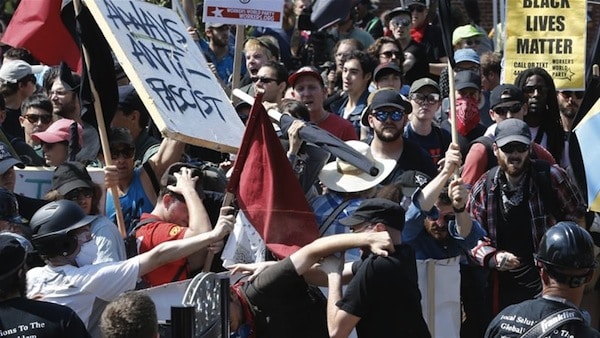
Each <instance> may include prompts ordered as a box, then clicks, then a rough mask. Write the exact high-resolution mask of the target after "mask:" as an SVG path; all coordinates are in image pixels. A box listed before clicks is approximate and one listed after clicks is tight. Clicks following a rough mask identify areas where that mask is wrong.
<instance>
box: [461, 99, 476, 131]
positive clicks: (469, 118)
mask: <svg viewBox="0 0 600 338" xmlns="http://www.w3.org/2000/svg"><path fill="white" fill-rule="evenodd" d="M478 123H479V107H478V105H477V102H476V101H475V100H473V99H471V98H462V97H461V98H457V99H456V130H457V131H458V132H459V133H460V134H461V135H462V136H465V137H466V136H467V134H468V133H469V132H470V131H471V130H473V128H475V127H476V126H477V124H478Z"/></svg>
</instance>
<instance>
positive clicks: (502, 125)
mask: <svg viewBox="0 0 600 338" xmlns="http://www.w3.org/2000/svg"><path fill="white" fill-rule="evenodd" d="M494 137H495V139H496V145H497V146H498V147H502V146H504V145H506V144H509V143H511V142H519V143H523V144H527V145H529V144H531V130H529V126H528V125H527V123H525V122H524V121H521V120H519V119H506V120H504V121H501V122H499V123H498V125H497V126H496V131H495V133H494Z"/></svg>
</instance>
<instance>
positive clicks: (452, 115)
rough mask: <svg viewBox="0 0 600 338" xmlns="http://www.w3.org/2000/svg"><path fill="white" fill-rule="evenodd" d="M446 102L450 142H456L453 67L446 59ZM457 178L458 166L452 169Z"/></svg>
mask: <svg viewBox="0 0 600 338" xmlns="http://www.w3.org/2000/svg"><path fill="white" fill-rule="evenodd" d="M448 85H449V90H448V103H449V104H450V105H449V106H450V126H451V127H452V143H456V144H458V130H457V128H456V93H455V92H454V69H452V64H451V63H450V60H448ZM457 178H458V168H457V169H456V170H455V171H454V179H457Z"/></svg>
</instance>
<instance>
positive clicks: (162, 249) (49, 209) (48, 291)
mask: <svg viewBox="0 0 600 338" xmlns="http://www.w3.org/2000/svg"><path fill="white" fill-rule="evenodd" d="M224 210H226V211H230V210H231V208H225V209H224ZM94 217H95V216H86V215H85V213H84V212H83V210H81V208H80V207H79V206H78V205H77V204H76V203H74V202H72V201H67V200H60V201H56V202H51V203H49V204H47V205H45V206H44V207H42V208H40V210H38V211H37V212H36V213H35V214H34V215H33V217H32V219H31V221H30V226H31V227H32V228H33V229H34V236H33V245H34V247H35V248H36V249H37V251H38V252H39V253H40V255H41V256H42V258H43V259H44V260H45V262H46V266H44V267H39V268H33V269H31V270H29V271H28V272H27V296H28V297H29V298H37V299H41V300H44V301H49V302H53V303H60V304H64V305H67V306H69V307H70V308H72V309H73V310H74V311H75V312H76V313H77V314H78V315H79V316H80V317H81V319H82V321H83V322H84V324H85V325H86V327H87V328H88V330H89V331H90V333H91V334H92V336H93V337H100V332H99V331H100V330H99V329H100V327H99V324H100V315H101V314H102V311H103V309H104V307H105V305H106V302H110V301H111V300H113V299H115V298H116V297H117V296H118V295H120V294H121V293H123V292H125V291H128V290H132V289H133V288H134V287H135V286H136V282H137V280H138V278H140V277H141V276H143V275H145V274H147V273H148V272H150V271H152V270H154V269H156V268H158V267H160V266H162V265H164V264H166V263H169V262H171V261H174V260H177V259H180V258H182V257H186V256H189V255H191V254H192V253H194V252H196V251H198V250H202V249H203V248H205V247H207V246H208V245H209V244H210V243H213V242H215V241H219V240H222V239H223V237H225V235H227V234H228V233H229V231H231V229H232V228H233V222H234V218H233V216H222V217H221V218H220V220H219V222H217V225H216V226H215V228H214V229H213V230H211V231H210V232H207V233H204V234H200V235H198V236H194V237H191V238H186V239H182V240H176V241H169V242H166V243H163V244H161V245H159V246H157V247H155V248H154V249H152V250H150V251H148V252H145V253H141V254H139V255H138V256H135V257H133V258H130V259H128V260H126V261H122V262H112V263H103V264H91V265H84V266H79V264H78V263H77V257H79V255H80V252H82V249H83V247H84V245H85V243H86V242H89V241H90V240H91V237H90V236H89V224H90V222H91V221H92V220H93V219H94Z"/></svg>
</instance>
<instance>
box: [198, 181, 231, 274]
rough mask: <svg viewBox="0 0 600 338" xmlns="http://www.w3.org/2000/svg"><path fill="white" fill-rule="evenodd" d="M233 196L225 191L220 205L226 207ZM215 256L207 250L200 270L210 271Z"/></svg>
mask: <svg viewBox="0 0 600 338" xmlns="http://www.w3.org/2000/svg"><path fill="white" fill-rule="evenodd" d="M234 197H235V196H234V195H233V194H232V193H230V192H226V193H225V196H224V197H223V204H221V206H223V207H226V206H228V205H231V202H233V198H234ZM214 258H215V253H214V252H212V251H208V253H207V254H206V259H205V260H204V266H202V272H209V271H210V267H211V266H212V261H213V259H214Z"/></svg>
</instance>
